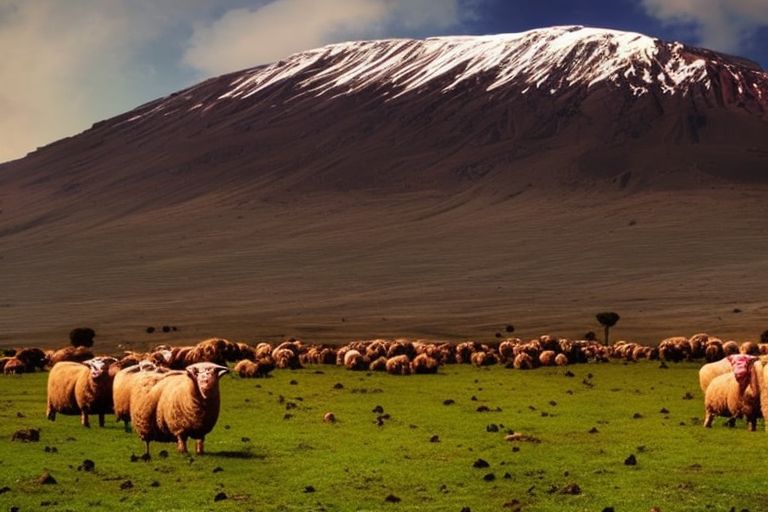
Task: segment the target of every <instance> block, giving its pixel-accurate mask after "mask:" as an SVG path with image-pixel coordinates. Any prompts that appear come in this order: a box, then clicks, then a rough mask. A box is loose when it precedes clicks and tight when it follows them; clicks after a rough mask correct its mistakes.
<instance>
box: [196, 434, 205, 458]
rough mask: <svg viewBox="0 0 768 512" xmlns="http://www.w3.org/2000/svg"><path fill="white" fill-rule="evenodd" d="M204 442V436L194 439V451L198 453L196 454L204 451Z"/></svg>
mask: <svg viewBox="0 0 768 512" xmlns="http://www.w3.org/2000/svg"><path fill="white" fill-rule="evenodd" d="M204 443H205V438H204V437H203V438H201V439H196V440H195V453H196V454H198V455H202V454H203V452H204V451H205V446H204Z"/></svg>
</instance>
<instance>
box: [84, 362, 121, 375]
mask: <svg viewBox="0 0 768 512" xmlns="http://www.w3.org/2000/svg"><path fill="white" fill-rule="evenodd" d="M116 361H117V360H116V359H115V358H114V357H96V358H93V359H88V360H87V361H83V364H84V365H85V366H87V367H88V368H90V370H91V378H92V379H94V380H96V379H99V378H101V377H102V376H103V375H107V374H108V373H109V372H108V370H109V365H110V364H112V363H114V362H116Z"/></svg>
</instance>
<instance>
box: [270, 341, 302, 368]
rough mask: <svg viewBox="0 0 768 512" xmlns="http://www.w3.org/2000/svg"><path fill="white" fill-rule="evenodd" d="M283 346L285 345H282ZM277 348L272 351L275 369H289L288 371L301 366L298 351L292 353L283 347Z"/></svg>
mask: <svg viewBox="0 0 768 512" xmlns="http://www.w3.org/2000/svg"><path fill="white" fill-rule="evenodd" d="M283 345H285V344H283ZM281 347H282V345H281V346H280V347H277V348H276V349H275V350H273V351H272V359H274V360H275V366H276V367H277V368H280V369H282V370H285V369H290V370H298V369H300V368H301V367H302V366H301V361H300V360H299V353H298V351H294V350H292V349H290V348H287V347H283V348H281Z"/></svg>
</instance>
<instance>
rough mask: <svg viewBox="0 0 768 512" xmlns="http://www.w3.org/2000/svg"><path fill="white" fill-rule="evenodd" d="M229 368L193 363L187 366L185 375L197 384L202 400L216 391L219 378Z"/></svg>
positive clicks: (212, 364)
mask: <svg viewBox="0 0 768 512" xmlns="http://www.w3.org/2000/svg"><path fill="white" fill-rule="evenodd" d="M228 371H229V368H227V367H226V366H221V365H218V364H214V363H195V364H191V365H189V366H187V374H188V375H189V376H190V377H191V378H192V380H194V381H195V383H196V384H197V389H198V390H199V391H200V395H201V396H202V397H203V398H208V395H209V394H210V393H211V392H212V391H214V390H215V389H217V387H218V384H219V378H220V377H221V376H222V375H224V374H225V373H227V372H228Z"/></svg>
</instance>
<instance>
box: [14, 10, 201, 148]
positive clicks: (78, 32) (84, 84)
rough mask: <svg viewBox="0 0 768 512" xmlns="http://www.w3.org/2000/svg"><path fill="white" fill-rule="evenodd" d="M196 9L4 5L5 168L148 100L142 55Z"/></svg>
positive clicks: (144, 64) (144, 63)
mask: <svg viewBox="0 0 768 512" xmlns="http://www.w3.org/2000/svg"><path fill="white" fill-rule="evenodd" d="M198 3H199V4H201V5H202V4H204V2H202V0H201V1H199V2H198ZM193 6H194V3H193V2H182V1H181V0H164V1H163V2H162V4H161V6H160V7H158V6H157V5H155V3H153V2H151V1H150V0H131V1H126V0H101V1H96V2H95V1H93V0H67V1H66V2H62V1H60V0H0V49H1V50H0V55H1V57H0V112H2V115H0V135H1V136H0V162H3V161H6V160H10V159H13V158H18V157H21V156H23V155H24V154H25V153H27V152H28V151H31V150H33V149H34V148H35V147H37V146H40V145H44V144H47V143H49V142H51V141H53V140H55V139H58V138H61V137H64V136H68V135H72V134H73V133H76V132H78V131H81V130H83V129H85V128H87V127H88V126H89V125H90V124H91V123H93V122H94V121H97V120H100V119H103V118H105V117H108V116H110V115H114V114H117V113H119V112H121V111H124V110H127V109H128V108H130V107H132V106H135V105H137V104H138V103H141V102H144V101H146V100H147V99H149V98H148V97H146V94H147V93H148V92H149V91H148V87H149V88H151V87H150V85H148V83H147V82H149V81H148V80H147V76H146V69H147V63H146V62H140V58H139V52H140V51H142V50H143V49H144V48H145V47H146V45H147V44H148V43H150V42H151V41H153V40H155V39H156V38H157V37H159V36H160V35H161V34H162V33H163V30H164V29H165V28H167V27H168V26H170V25H171V24H173V23H176V19H177V18H176V14H175V13H176V12H178V11H179V8H181V7H184V8H186V9H187V11H189V12H192V11H193V10H194V9H193ZM150 67H151V66H150Z"/></svg>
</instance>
